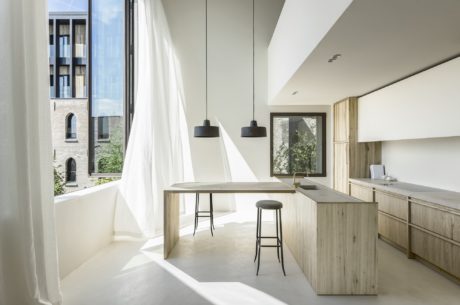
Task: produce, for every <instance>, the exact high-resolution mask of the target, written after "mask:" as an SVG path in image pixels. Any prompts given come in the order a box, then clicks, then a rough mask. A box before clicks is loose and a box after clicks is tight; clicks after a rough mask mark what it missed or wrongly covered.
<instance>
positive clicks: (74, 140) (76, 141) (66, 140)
mask: <svg viewBox="0 0 460 305" xmlns="http://www.w3.org/2000/svg"><path fill="white" fill-rule="evenodd" d="M65 142H66V143H78V139H65Z"/></svg>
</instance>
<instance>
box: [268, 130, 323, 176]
mask: <svg viewBox="0 0 460 305" xmlns="http://www.w3.org/2000/svg"><path fill="white" fill-rule="evenodd" d="M316 150H317V147H316V139H315V138H314V137H312V136H311V135H309V134H307V133H306V132H304V131H296V132H295V134H294V135H293V136H292V137H291V146H290V147H289V146H288V145H287V144H286V143H284V142H283V143H282V144H281V145H280V146H279V147H278V149H277V151H276V153H275V156H274V158H273V169H274V172H275V173H278V174H292V173H294V172H307V171H308V172H310V173H314V172H316V170H317V168H316V161H317V160H316V158H317V157H316V154H317V151H316Z"/></svg>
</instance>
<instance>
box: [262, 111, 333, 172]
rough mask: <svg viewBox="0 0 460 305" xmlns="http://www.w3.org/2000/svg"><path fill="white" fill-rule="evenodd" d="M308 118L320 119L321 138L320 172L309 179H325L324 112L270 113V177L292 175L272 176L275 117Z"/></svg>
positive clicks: (325, 130) (325, 142)
mask: <svg viewBox="0 0 460 305" xmlns="http://www.w3.org/2000/svg"><path fill="white" fill-rule="evenodd" d="M291 116H297V117H308V116H316V117H318V116H319V117H321V118H322V123H321V129H322V137H321V145H322V154H321V159H322V160H321V166H322V172H321V173H315V174H310V175H309V177H327V167H326V165H327V160H326V158H327V141H326V135H327V124H326V120H327V113H326V112H270V177H292V176H293V174H291V173H289V174H274V173H273V119H274V118H276V117H291Z"/></svg>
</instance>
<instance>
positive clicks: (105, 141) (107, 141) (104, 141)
mask: <svg viewBox="0 0 460 305" xmlns="http://www.w3.org/2000/svg"><path fill="white" fill-rule="evenodd" d="M97 142H98V143H110V139H97Z"/></svg>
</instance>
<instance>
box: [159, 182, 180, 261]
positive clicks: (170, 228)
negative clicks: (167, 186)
mask: <svg viewBox="0 0 460 305" xmlns="http://www.w3.org/2000/svg"><path fill="white" fill-rule="evenodd" d="M163 211H164V219H163V230H164V232H163V234H164V235H163V242H164V243H163V247H164V250H163V251H164V252H163V255H164V258H165V259H166V258H168V256H169V254H170V253H171V251H172V249H174V247H175V246H176V244H177V241H178V240H179V194H178V193H170V192H167V191H165V192H164V206H163Z"/></svg>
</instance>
